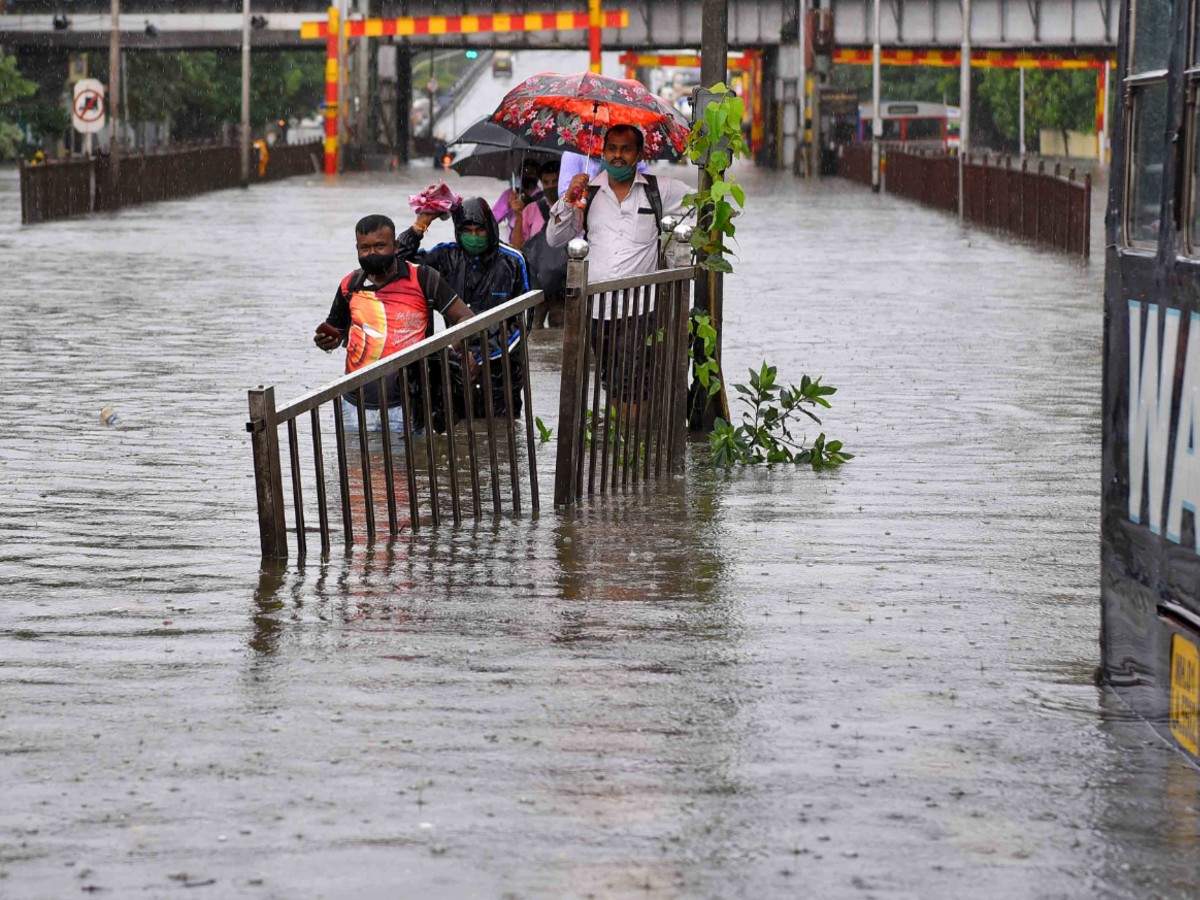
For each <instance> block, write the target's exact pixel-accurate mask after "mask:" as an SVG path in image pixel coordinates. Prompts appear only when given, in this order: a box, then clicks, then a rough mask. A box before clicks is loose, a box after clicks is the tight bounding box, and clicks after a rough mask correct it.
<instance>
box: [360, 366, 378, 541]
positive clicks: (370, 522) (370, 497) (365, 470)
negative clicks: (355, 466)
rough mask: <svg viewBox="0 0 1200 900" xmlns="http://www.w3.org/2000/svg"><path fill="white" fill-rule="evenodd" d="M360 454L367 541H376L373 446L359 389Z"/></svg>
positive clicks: (365, 408)
mask: <svg viewBox="0 0 1200 900" xmlns="http://www.w3.org/2000/svg"><path fill="white" fill-rule="evenodd" d="M358 455H359V459H360V460H361V461H362V481H363V506H364V508H365V509H366V513H367V543H368V544H370V543H374V541H375V492H374V491H372V490H371V448H370V447H368V446H367V402H366V398H365V397H364V396H363V389H362V388H359V389H358Z"/></svg>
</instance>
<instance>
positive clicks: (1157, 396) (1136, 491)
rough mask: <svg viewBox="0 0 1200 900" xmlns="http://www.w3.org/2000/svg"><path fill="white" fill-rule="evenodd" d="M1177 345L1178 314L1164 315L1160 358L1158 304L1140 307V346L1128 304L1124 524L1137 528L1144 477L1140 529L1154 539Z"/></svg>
mask: <svg viewBox="0 0 1200 900" xmlns="http://www.w3.org/2000/svg"><path fill="white" fill-rule="evenodd" d="M1197 337H1198V338H1200V335H1197ZM1178 340H1179V310H1177V309H1170V308H1168V309H1167V312H1166V318H1165V320H1164V323H1163V339H1162V347H1161V353H1160V347H1159V343H1158V304H1157V303H1148V304H1146V339H1145V341H1144V342H1143V341H1142V304H1141V303H1140V302H1138V301H1136V300H1130V301H1129V431H1128V434H1129V518H1130V520H1131V521H1133V522H1141V515H1140V511H1141V508H1142V488H1143V483H1142V481H1143V475H1144V474H1148V475H1149V481H1150V484H1149V486H1148V487H1149V489H1148V491H1147V493H1148V494H1149V504H1148V506H1149V520H1150V521H1149V522H1147V523H1146V524H1147V525H1148V526H1149V528H1150V530H1151V531H1152V532H1154V533H1155V534H1160V533H1161V532H1162V514H1163V488H1164V482H1165V480H1166V475H1167V449H1168V445H1169V443H1170V437H1171V397H1172V395H1173V393H1174V390H1175V348H1176V346H1177V344H1178ZM1143 343H1144V345H1145V346H1144V348H1143ZM1160 360H1162V361H1163V362H1162V364H1160V362H1159V361H1160ZM1147 464H1148V465H1147ZM1147 468H1148V469H1149V471H1148V473H1147ZM1177 533H1178V532H1177Z"/></svg>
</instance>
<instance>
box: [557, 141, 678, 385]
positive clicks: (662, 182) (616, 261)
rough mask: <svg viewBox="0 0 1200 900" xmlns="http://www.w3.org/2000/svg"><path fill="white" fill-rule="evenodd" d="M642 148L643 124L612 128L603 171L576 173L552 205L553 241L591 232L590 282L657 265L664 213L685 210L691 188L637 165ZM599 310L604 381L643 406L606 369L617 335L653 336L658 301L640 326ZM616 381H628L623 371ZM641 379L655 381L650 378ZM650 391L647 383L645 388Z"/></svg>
mask: <svg viewBox="0 0 1200 900" xmlns="http://www.w3.org/2000/svg"><path fill="white" fill-rule="evenodd" d="M642 146H643V138H642V133H641V131H639V130H638V129H637V128H635V127H634V126H632V125H614V126H612V127H611V128H609V129H608V132H607V133H606V134H605V135H604V152H603V162H604V169H603V170H602V171H601V172H600V174H598V175H596V176H594V177H592V178H588V176H587V175H586V174H580V175H576V176H574V177H573V178H572V179H571V183H570V185H569V186H568V187H567V188H566V190H563V191H561V193H560V194H559V199H558V202H557V203H555V204H554V205H553V206H552V207H550V221H549V222H547V223H546V243H547V244H549V245H550V246H552V247H561V246H562V245H564V244H566V243H567V242H568V241H570V240H571V238H575V237H582V238H585V239H586V240H587V242H588V245H589V247H588V257H587V261H588V281H593V282H595V281H607V280H609V279H612V278H626V277H628V276H631V275H644V274H648V273H650V272H654V271H657V269H658V267H659V266H658V246H659V245H658V235H659V229H660V228H661V224H662V218H663V216H664V215H677V214H679V213H680V212H681V211H682V210H683V198H684V196H685V195H686V194H688V193H689V192H690V191H691V190H692V189H691V188H690V187H688V185H686V184H684V183H683V182H682V181H680V180H679V179H677V178H667V177H658V178H656V177H655V176H654V175H650V174H648V173H643V172H639V171H638V170H637V165H638V161H639V160H640V159H641V158H642ZM560 189H561V182H560ZM581 205H582V208H580V206H581ZM651 303H652V301H651ZM600 308H601V310H602V312H601V313H600V315H599V316H597V318H602V319H604V320H605V321H604V322H602V323H595V324H594V325H593V327H592V329H591V333H592V338H591V339H592V341H593V346H594V347H595V349H596V352H597V353H598V354H599V357H600V370H601V371H600V378H601V381H602V382H603V383H604V384H605V386H606V387H610V388H612V389H613V390H614V391H615V392H616V395H617V397H618V398H619V399H620V401H621V402H625V403H635V404H636V403H637V402H638V401H639V400H640V399H643V398H640V397H636V396H634V394H635V392H636V390H637V389H636V388H635V386H634V385H633V384H632V383H629V384H612V385H610V383H609V372H608V370H607V368H608V361H609V359H610V356H611V354H610V353H609V349H608V348H609V347H610V346H611V344H612V342H613V341H616V343H617V344H618V346H620V345H622V344H624V343H625V341H626V339H628V338H629V336H630V335H632V334H633V333H635V332H640V333H643V334H649V333H650V330H651V328H652V323H653V316H654V313H653V307H652V305H651V308H650V309H649V310H648V311H647V312H646V317H647V322H646V327H644V328H638V329H633V328H630V327H629V322H630V321H631V320H627V321H625V322H621V321H614V315H613V312H614V310H613V308H612V307H608V306H605V305H604V304H600ZM593 315H595V312H593ZM618 315H619V314H618ZM615 326H620V327H615ZM622 336H624V337H622ZM641 352H647V351H646V350H645V349H643V350H642V351H641ZM616 355H617V356H621V357H624V356H625V351H624V350H619V352H618V353H617V354H616ZM633 371H634V370H633V367H630V366H626V367H625V373H626V375H629V374H630V373H632V372H633ZM617 380H621V379H620V376H618V378H617ZM642 381H643V382H648V379H642ZM645 389H646V388H645V386H643V388H642V390H643V391H644V390H645Z"/></svg>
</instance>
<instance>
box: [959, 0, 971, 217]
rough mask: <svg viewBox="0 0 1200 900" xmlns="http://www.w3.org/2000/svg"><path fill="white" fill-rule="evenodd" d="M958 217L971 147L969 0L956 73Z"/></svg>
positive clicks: (965, 0) (963, 207) (964, 11)
mask: <svg viewBox="0 0 1200 900" xmlns="http://www.w3.org/2000/svg"><path fill="white" fill-rule="evenodd" d="M958 80H959V84H958V105H959V107H960V109H959V112H958V122H959V125H958V218H959V219H960V220H961V219H963V218H964V217H965V214H966V208H967V207H966V196H965V192H964V189H965V188H966V165H967V153H969V152H970V147H971V0H962V59H961V60H960V66H959V73H958Z"/></svg>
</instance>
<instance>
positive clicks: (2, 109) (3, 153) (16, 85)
mask: <svg viewBox="0 0 1200 900" xmlns="http://www.w3.org/2000/svg"><path fill="white" fill-rule="evenodd" d="M36 92H37V85H36V84H34V83H33V82H32V81H30V80H29V79H28V78H25V77H24V76H23V75H21V70H20V69H18V68H17V58H16V57H15V56H6V55H4V54H3V53H0V159H12V158H13V157H15V156H16V154H17V150H18V148H19V147H20V144H21V138H22V135H23V132H22V129H21V126H20V125H19V124H18V123H17V120H16V119H14V118H10V116H11V113H12V111H15V110H16V108H17V107H16V104H17V101H18V100H24V99H25V98H27V97H32V96H33V95H34V93H36Z"/></svg>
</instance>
